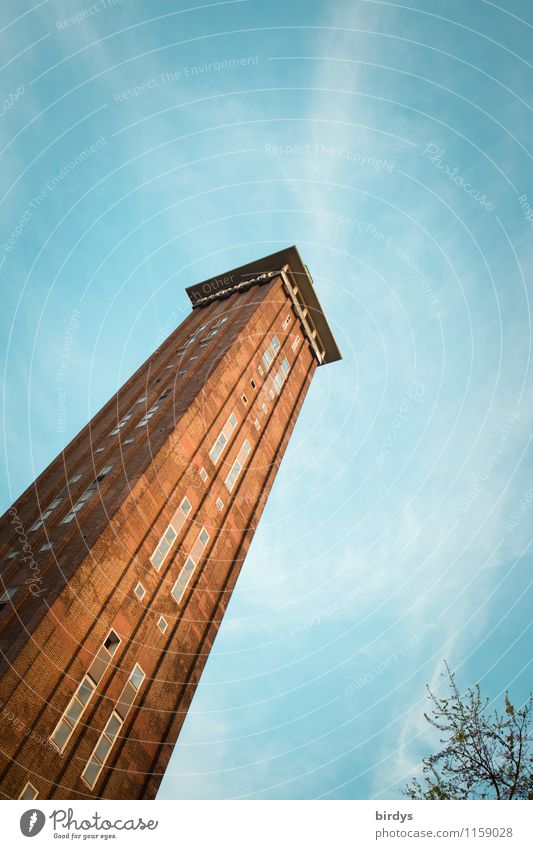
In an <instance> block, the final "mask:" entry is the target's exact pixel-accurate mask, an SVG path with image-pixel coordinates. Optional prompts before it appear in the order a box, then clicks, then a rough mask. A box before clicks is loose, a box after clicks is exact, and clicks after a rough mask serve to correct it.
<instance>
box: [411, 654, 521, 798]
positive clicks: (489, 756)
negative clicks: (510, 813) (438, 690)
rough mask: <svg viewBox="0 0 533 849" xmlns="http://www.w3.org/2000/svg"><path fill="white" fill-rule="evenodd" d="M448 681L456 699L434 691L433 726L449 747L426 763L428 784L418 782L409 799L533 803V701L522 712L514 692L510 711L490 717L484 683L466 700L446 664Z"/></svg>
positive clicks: (507, 708)
mask: <svg viewBox="0 0 533 849" xmlns="http://www.w3.org/2000/svg"><path fill="white" fill-rule="evenodd" d="M445 668H446V671H445V672H443V673H442V676H443V677H445V678H447V679H448V683H449V687H450V694H449V695H448V696H447V698H443V699H439V698H438V697H437V696H436V695H435V694H434V693H432V691H431V690H430V688H429V686H428V687H427V690H428V694H429V699H430V701H431V709H430V713H429V714H427V713H424V717H425V719H426V720H427V722H429V723H430V725H432V726H433V727H434V728H437V729H438V730H439V731H440V732H442V733H443V734H444V736H443V737H441V740H440V742H441V743H442V744H443V748H442V749H441V750H440V751H439V752H437V753H436V754H434V755H429V757H426V758H424V759H423V761H422V764H423V770H422V773H423V779H422V781H423V784H421V783H420V781H419V780H418V779H416V778H415V779H413V780H412V782H411V783H410V784H408V785H407V786H406V787H405V788H404V790H403V794H404V795H405V796H407V797H408V798H409V799H533V757H532V756H531V754H530V745H529V744H530V741H531V736H530V730H529V725H530V720H531V712H532V707H533V703H532V697H531V695H530V696H529V699H528V700H527V702H526V704H525V705H524V706H523V707H521V708H520V709H517V708H515V707H514V705H513V704H512V703H511V701H510V699H509V695H508V693H506V694H505V698H504V708H505V710H504V712H503V714H501V713H499V712H498V710H494V712H490V713H489V712H488V711H487V706H488V703H489V699H488V698H482V696H481V692H480V687H479V684H476V686H475V687H473V688H470V689H468V690H467V691H466V693H465V694H464V695H461V693H460V692H459V688H458V686H457V683H456V680H455V675H454V673H453V672H451V671H450V668H449V666H448V664H447V663H445Z"/></svg>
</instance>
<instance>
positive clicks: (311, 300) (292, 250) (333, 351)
mask: <svg viewBox="0 0 533 849" xmlns="http://www.w3.org/2000/svg"><path fill="white" fill-rule="evenodd" d="M277 277H281V278H282V280H283V285H284V288H285V290H286V291H287V294H288V296H289V297H290V299H291V300H292V302H293V306H294V308H295V310H296V312H297V313H298V316H299V318H300V320H301V322H302V324H303V325H304V329H305V332H306V335H307V336H308V338H309V341H310V342H311V343H312V347H313V350H314V351H315V354H317V358H318V360H319V363H320V364H321V365H322V364H325V363H334V362H336V361H337V360H340V359H342V357H341V353H340V351H339V348H338V346H337V343H336V342H335V338H334V336H333V333H332V332H331V328H330V326H329V324H328V321H327V319H326V316H325V315H324V311H323V309H322V307H321V305H320V301H319V300H318V297H317V294H316V292H315V287H314V284H313V278H312V277H311V275H310V273H309V270H308V268H307V266H306V265H305V263H304V262H303V260H302V258H301V256H300V252H299V251H298V248H297V247H296V246H295V245H292V246H291V247H289V248H284V249H283V250H282V251H276V253H273V254H269V255H268V256H264V257H261V259H256V260H254V261H253V262H249V263H247V264H246V265H240V266H239V267H238V268H232V269H230V271H226V272H225V273H224V274H219V275H217V276H216V277H210V278H208V279H207V280H202V281H201V282H200V283H195V284H194V285H193V286H188V287H187V288H186V290H185V291H186V292H187V295H188V296H189V298H190V300H191V303H192V305H193V309H196V308H200V307H204V306H207V305H208V304H210V303H212V302H213V301H216V300H221V299H223V298H228V297H230V296H231V295H233V294H236V293H237V292H242V291H245V290H247V289H249V288H250V287H251V286H259V285H265V284H267V283H269V282H271V281H272V280H273V279H274V278H277Z"/></svg>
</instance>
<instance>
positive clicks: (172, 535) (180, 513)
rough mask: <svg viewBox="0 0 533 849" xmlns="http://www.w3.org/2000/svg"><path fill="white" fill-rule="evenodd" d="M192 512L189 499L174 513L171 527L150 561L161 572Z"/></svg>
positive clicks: (184, 500)
mask: <svg viewBox="0 0 533 849" xmlns="http://www.w3.org/2000/svg"><path fill="white" fill-rule="evenodd" d="M191 510H192V505H191V502H190V501H189V499H188V498H184V499H183V501H182V502H181V504H180V506H179V507H178V509H177V510H176V512H175V513H174V515H173V517H172V519H171V521H170V525H169V526H168V528H167V529H166V531H165V533H164V534H163V536H162V537H161V539H160V541H159V544H158V546H157V548H156V550H155V551H154V553H153V554H152V556H151V557H150V561H151V563H152V565H153V566H155V568H156V569H157V570H158V571H159V569H161V566H162V565H163V563H164V561H165V558H166V556H167V554H168V552H169V551H170V549H171V547H172V545H173V543H174V541H175V539H176V537H177V536H178V534H179V532H180V531H181V529H182V527H183V525H184V524H185V520H186V518H187V516H188V515H189V513H190V512H191Z"/></svg>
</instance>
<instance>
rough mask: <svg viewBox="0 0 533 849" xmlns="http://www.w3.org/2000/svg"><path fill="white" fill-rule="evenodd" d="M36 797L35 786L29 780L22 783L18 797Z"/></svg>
mask: <svg viewBox="0 0 533 849" xmlns="http://www.w3.org/2000/svg"><path fill="white" fill-rule="evenodd" d="M36 798H37V788H36V787H34V786H33V784H30V782H29V781H27V782H26V784H25V785H24V789H23V791H22V793H21V794H20V796H19V799H36Z"/></svg>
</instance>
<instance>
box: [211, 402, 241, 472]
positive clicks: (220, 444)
mask: <svg viewBox="0 0 533 849" xmlns="http://www.w3.org/2000/svg"><path fill="white" fill-rule="evenodd" d="M236 427H237V417H236V416H235V415H234V413H232V414H231V416H230V417H229V419H228V420H227V422H226V424H225V425H224V427H223V428H222V430H221V432H220V433H219V435H218V437H217V439H216V440H215V444H214V445H213V447H212V448H211V451H210V452H209V456H210V457H211V461H212V462H213V463H216V462H217V461H218V459H219V457H220V455H221V454H222V452H223V450H224V448H225V446H226V445H227V443H228V441H229V438H230V436H231V434H232V433H233V431H234V430H235V428H236Z"/></svg>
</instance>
